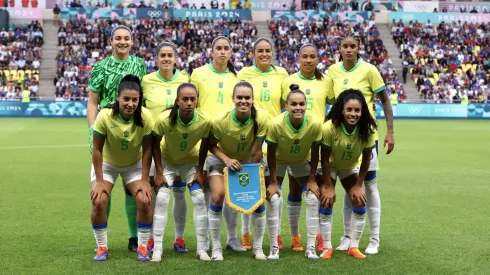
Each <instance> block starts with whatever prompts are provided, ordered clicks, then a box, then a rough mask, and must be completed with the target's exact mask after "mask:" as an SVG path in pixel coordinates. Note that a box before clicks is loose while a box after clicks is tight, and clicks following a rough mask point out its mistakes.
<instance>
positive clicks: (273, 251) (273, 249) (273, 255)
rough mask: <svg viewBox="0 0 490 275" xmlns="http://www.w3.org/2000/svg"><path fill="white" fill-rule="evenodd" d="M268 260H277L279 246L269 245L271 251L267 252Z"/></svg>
mask: <svg viewBox="0 0 490 275" xmlns="http://www.w3.org/2000/svg"><path fill="white" fill-rule="evenodd" d="M267 259H269V260H279V247H277V246H273V247H271V251H270V254H269V257H267Z"/></svg>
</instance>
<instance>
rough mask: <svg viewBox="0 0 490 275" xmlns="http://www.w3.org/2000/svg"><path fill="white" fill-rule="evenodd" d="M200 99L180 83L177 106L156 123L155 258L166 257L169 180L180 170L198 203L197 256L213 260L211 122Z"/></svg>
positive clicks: (201, 258)
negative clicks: (209, 241)
mask: <svg viewBox="0 0 490 275" xmlns="http://www.w3.org/2000/svg"><path fill="white" fill-rule="evenodd" d="M197 101H198V100H197V90H196V87H195V86H194V85H193V84H191V83H184V84H182V85H180V86H179V87H178V89H177V98H176V100H175V103H174V106H172V108H170V109H168V110H165V111H164V112H163V113H161V114H160V116H159V117H158V120H157V121H156V123H155V129H154V134H155V135H156V139H155V144H154V152H155V154H154V156H155V166H156V175H155V191H156V192H157V193H158V195H157V198H156V207H155V214H154V216H153V233H154V236H155V249H154V251H153V257H152V261H155V262H159V261H161V258H162V251H163V250H162V241H163V233H164V230H165V226H166V224H167V213H168V203H169V201H170V190H169V184H168V183H172V182H173V181H174V179H175V178H176V176H177V174H179V175H180V176H181V177H182V178H183V179H184V180H185V184H186V186H187V187H188V188H189V191H190V192H191V199H192V204H193V205H194V215H193V216H194V227H195V229H196V239H197V252H196V257H197V258H198V259H200V260H204V261H209V260H211V258H209V255H208V254H207V253H206V249H205V246H206V234H207V232H208V216H207V207H206V200H205V198H204V192H203V189H205V187H204V184H205V180H204V173H203V167H204V161H205V160H206V156H207V152H208V147H207V142H208V141H207V138H208V135H209V130H210V127H211V122H210V121H209V119H208V118H207V116H206V115H205V114H204V113H203V112H202V111H200V110H197V109H196V105H197ZM162 136H163V138H164V139H163V142H162ZM201 140H202V141H201ZM200 141H201V142H200ZM160 145H161V148H160ZM158 160H161V161H158ZM184 195H185V194H184Z"/></svg>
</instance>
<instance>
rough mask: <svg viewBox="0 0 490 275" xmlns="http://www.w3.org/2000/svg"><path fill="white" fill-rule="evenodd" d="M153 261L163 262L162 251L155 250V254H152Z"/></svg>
mask: <svg viewBox="0 0 490 275" xmlns="http://www.w3.org/2000/svg"><path fill="white" fill-rule="evenodd" d="M151 261H152V262H161V261H162V251H160V250H154V251H153V255H151Z"/></svg>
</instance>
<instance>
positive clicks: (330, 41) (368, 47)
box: [269, 18, 405, 100]
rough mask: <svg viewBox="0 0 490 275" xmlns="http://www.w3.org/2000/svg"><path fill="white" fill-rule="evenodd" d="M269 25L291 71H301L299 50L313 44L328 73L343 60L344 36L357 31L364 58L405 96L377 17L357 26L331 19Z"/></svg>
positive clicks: (281, 62)
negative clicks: (341, 39)
mask: <svg viewBox="0 0 490 275" xmlns="http://www.w3.org/2000/svg"><path fill="white" fill-rule="evenodd" d="M269 28H270V30H271V32H272V35H273V39H274V44H275V46H276V52H277V56H276V57H277V60H278V61H279V65H280V66H282V67H284V68H286V70H287V71H288V72H289V73H290V74H291V73H294V72H297V71H298V70H299V64H298V50H299V48H300V47H301V45H303V44H305V43H312V44H314V45H315V46H316V47H317V48H318V50H319V55H320V61H321V62H320V63H319V64H318V69H320V70H321V71H322V72H324V73H327V72H328V67H329V66H330V65H332V64H335V63H337V62H338V61H339V59H340V52H339V47H340V38H341V37H342V36H343V35H344V34H347V33H352V32H354V33H355V34H356V35H357V36H358V37H359V38H360V40H361V51H360V55H361V57H362V58H363V59H364V60H366V61H368V62H370V63H372V64H374V65H376V66H377V68H378V70H379V71H380V73H381V75H382V77H383V79H384V81H385V83H386V86H387V90H388V92H390V93H391V91H392V90H395V91H396V92H397V93H398V94H399V95H400V100H402V99H404V98H405V95H404V93H403V85H402V83H401V82H400V80H399V78H398V75H397V72H396V71H395V69H394V68H393V66H392V61H391V60H390V58H389V56H388V52H387V50H386V48H385V47H384V45H383V41H382V40H381V39H380V33H379V31H378V29H377V28H376V26H375V24H374V21H373V20H370V21H369V22H363V23H358V24H356V25H354V26H351V25H350V24H349V23H342V22H337V23H335V22H329V21H328V19H327V18H325V19H323V20H320V19H318V20H317V21H309V22H302V21H294V20H293V21H282V20H280V21H277V22H276V21H274V20H272V21H271V22H270V23H269Z"/></svg>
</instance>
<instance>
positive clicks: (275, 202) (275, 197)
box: [270, 194, 281, 205]
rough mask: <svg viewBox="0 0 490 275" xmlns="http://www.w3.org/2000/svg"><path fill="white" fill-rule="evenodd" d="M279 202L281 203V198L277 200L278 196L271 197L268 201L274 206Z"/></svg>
mask: <svg viewBox="0 0 490 275" xmlns="http://www.w3.org/2000/svg"><path fill="white" fill-rule="evenodd" d="M280 202H281V198H279V195H278V194H274V195H272V197H271V199H270V204H273V205H276V204H278V203H280Z"/></svg>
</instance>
